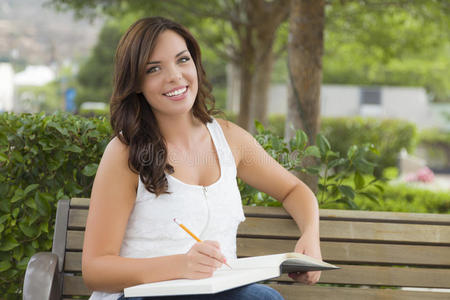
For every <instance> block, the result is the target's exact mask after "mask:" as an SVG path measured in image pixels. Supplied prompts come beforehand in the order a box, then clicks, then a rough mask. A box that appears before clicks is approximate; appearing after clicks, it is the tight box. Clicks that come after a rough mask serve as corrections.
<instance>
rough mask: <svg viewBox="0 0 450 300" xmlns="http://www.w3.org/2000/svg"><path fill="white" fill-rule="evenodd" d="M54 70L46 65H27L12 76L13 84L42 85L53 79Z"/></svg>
mask: <svg viewBox="0 0 450 300" xmlns="http://www.w3.org/2000/svg"><path fill="white" fill-rule="evenodd" d="M55 78H56V75H55V72H54V71H53V70H52V69H51V68H50V67H47V66H44V65H35V66H27V67H26V68H25V70H23V71H22V72H19V73H17V74H16V75H15V76H14V84H15V85H17V86H43V85H46V84H47V83H49V82H50V81H52V80H55Z"/></svg>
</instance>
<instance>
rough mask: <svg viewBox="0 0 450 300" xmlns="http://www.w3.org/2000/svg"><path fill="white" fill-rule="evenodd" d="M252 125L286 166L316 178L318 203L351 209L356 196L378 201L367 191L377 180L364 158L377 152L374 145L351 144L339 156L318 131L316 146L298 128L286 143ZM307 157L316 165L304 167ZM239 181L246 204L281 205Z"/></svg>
mask: <svg viewBox="0 0 450 300" xmlns="http://www.w3.org/2000/svg"><path fill="white" fill-rule="evenodd" d="M255 128H256V129H257V131H258V133H257V134H256V136H255V138H256V140H257V141H258V142H259V143H260V144H261V146H262V147H263V148H264V150H266V152H267V153H268V154H269V155H270V156H272V157H273V158H274V159H275V160H277V161H278V162H279V163H280V164H281V165H282V166H283V167H284V168H285V169H287V170H289V171H297V172H302V173H306V174H312V175H316V176H318V177H319V186H318V187H319V188H318V191H317V193H316V197H317V199H318V201H319V205H321V206H326V205H328V204H329V203H335V202H337V203H343V204H345V205H346V206H347V207H350V208H357V205H356V203H355V202H354V199H355V197H356V196H357V195H360V196H363V197H366V198H367V199H369V200H371V201H377V199H376V197H375V194H374V193H373V192H372V191H371V190H370V188H371V187H372V186H376V182H377V181H378V179H376V178H374V177H373V176H372V175H373V171H374V166H375V164H373V163H372V162H370V161H369V160H368V159H367V157H368V155H369V153H372V152H376V149H375V148H374V146H373V145H371V144H370V145H362V146H358V145H352V146H350V147H349V149H348V151H346V152H345V153H344V154H343V155H341V154H339V153H337V152H334V151H332V148H331V146H330V144H329V142H328V140H327V139H326V138H325V137H324V136H323V135H321V134H318V135H317V137H316V145H313V146H308V138H307V136H306V133H305V132H303V131H302V130H297V131H296V135H295V137H294V138H292V139H291V140H289V141H287V142H286V141H284V140H283V138H282V137H280V136H278V135H276V134H274V133H273V132H272V131H270V130H266V129H265V128H264V127H263V125H262V124H261V123H259V122H258V121H255ZM308 156H312V157H315V158H316V161H317V165H314V166H304V165H303V161H304V158H305V157H308ZM365 177H366V178H367V177H368V178H369V179H370V180H367V179H365ZM349 180H351V182H353V183H354V185H353V186H352V185H350V184H348V182H349ZM238 183H239V189H240V191H241V196H242V201H243V203H244V204H245V205H265V206H279V205H280V204H279V203H278V202H277V201H276V200H275V199H272V198H271V197H269V196H267V195H266V194H264V193H262V192H259V191H257V190H255V189H254V188H252V187H250V186H248V185H247V184H245V183H244V182H242V181H241V180H239V181H238Z"/></svg>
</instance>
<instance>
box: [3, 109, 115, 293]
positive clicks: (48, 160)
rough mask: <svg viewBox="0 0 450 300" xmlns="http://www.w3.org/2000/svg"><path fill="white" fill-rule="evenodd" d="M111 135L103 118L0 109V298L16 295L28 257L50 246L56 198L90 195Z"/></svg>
mask: <svg viewBox="0 0 450 300" xmlns="http://www.w3.org/2000/svg"><path fill="white" fill-rule="evenodd" d="M110 134H111V130H110V127H109V125H108V122H106V121H105V120H104V119H86V118H82V117H77V116H73V115H70V114H55V115H51V116H45V115H44V114H37V115H31V114H23V115H16V114H10V113H1V114H0V149H1V151H0V182H2V184H1V185H0V241H1V243H0V295H1V297H0V298H2V299H20V294H21V288H22V285H23V277H24V272H25V269H26V266H27V263H28V260H29V259H30V257H31V256H32V255H33V254H34V253H36V252H38V251H49V250H50V249H51V246H52V239H53V226H54V219H55V211H56V203H57V200H59V199H64V198H67V199H68V198H71V197H88V196H89V195H90V190H91V185H92V181H93V177H94V175H95V172H96V170H97V164H98V162H99V158H100V157H101V155H102V153H103V151H104V148H105V147H106V144H107V143H108V141H109V137H110Z"/></svg>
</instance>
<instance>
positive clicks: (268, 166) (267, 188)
mask: <svg viewBox="0 0 450 300" xmlns="http://www.w3.org/2000/svg"><path fill="white" fill-rule="evenodd" d="M219 123H220V124H221V125H222V128H223V130H224V133H225V135H226V137H227V141H228V143H229V144H230V147H231V148H232V152H233V155H234V157H235V160H236V165H237V175H238V177H239V178H241V179H242V180H243V181H245V182H246V183H248V184H249V185H251V186H253V187H254V188H256V189H258V190H259V191H261V192H264V193H266V194H268V195H270V196H272V197H273V198H275V199H277V200H278V201H280V202H281V203H282V205H283V207H284V208H285V209H286V211H287V212H288V213H289V214H290V215H291V216H292V218H293V219H294V220H295V222H296V223H297V225H298V227H299V229H300V231H301V233H302V236H301V238H300V239H299V241H298V242H297V244H296V247H295V251H296V252H300V253H303V254H306V255H309V256H312V257H315V258H318V259H322V255H321V251H320V240H319V208H318V204H317V200H316V197H315V195H314V193H313V192H312V191H311V190H310V189H309V188H308V186H306V185H305V184H304V183H303V182H302V181H300V180H299V179H298V178H297V177H296V176H294V175H293V174H291V173H290V172H289V171H287V170H286V169H284V168H283V166H281V165H280V164H279V163H278V162H277V161H276V160H274V159H273V158H272V157H271V156H270V155H269V154H267V152H266V151H265V150H264V148H262V147H261V145H260V144H259V143H258V142H257V141H256V140H255V139H254V138H253V136H252V135H251V134H249V133H248V132H246V131H245V130H243V129H242V128H240V127H239V126H237V125H235V124H233V123H231V122H228V121H223V120H220V121H219ZM291 277H292V278H293V279H294V280H297V281H300V282H304V283H307V284H313V283H316V282H317V281H318V280H319V277H320V272H317V271H316V272H307V273H300V274H291Z"/></svg>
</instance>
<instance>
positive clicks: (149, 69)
mask: <svg viewBox="0 0 450 300" xmlns="http://www.w3.org/2000/svg"><path fill="white" fill-rule="evenodd" d="M159 69H160V68H159V67H151V68H148V69H147V71H145V73H147V74H150V73H155V72H156V71H158V70H159Z"/></svg>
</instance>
